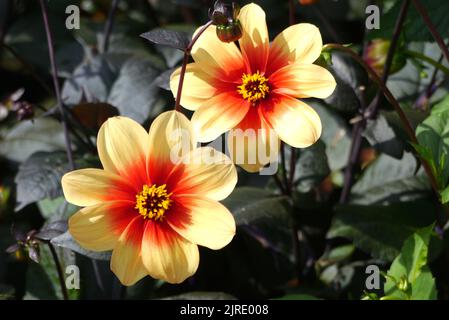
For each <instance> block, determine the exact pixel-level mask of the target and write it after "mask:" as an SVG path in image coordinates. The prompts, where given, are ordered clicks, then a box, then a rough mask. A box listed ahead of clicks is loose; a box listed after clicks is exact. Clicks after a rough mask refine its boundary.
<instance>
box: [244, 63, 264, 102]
mask: <svg viewBox="0 0 449 320" xmlns="http://www.w3.org/2000/svg"><path fill="white" fill-rule="evenodd" d="M237 92H238V93H240V94H241V95H242V97H243V99H246V100H248V101H249V102H252V103H256V102H257V101H259V100H261V99H265V97H266V96H267V94H268V93H269V92H270V87H269V86H268V79H267V78H265V77H264V76H263V75H261V74H260V73H259V71H257V72H256V73H253V74H246V73H244V74H243V76H242V84H241V85H240V86H238V87H237Z"/></svg>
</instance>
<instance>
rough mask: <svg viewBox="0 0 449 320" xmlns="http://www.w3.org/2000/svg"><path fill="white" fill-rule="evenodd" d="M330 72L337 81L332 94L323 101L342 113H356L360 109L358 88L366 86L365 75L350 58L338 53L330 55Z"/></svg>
mask: <svg viewBox="0 0 449 320" xmlns="http://www.w3.org/2000/svg"><path fill="white" fill-rule="evenodd" d="M330 71H331V72H332V74H333V75H334V77H335V80H336V81H337V87H336V88H335V91H334V93H333V94H332V95H331V96H330V97H329V98H327V99H326V100H325V101H326V103H327V104H329V105H330V106H332V107H334V108H336V109H337V110H340V111H344V112H356V111H357V110H358V109H359V108H360V102H359V95H360V89H359V88H360V86H362V85H365V84H366V73H365V71H364V70H363V68H361V67H360V65H358V64H357V63H355V62H354V60H353V59H351V58H350V57H348V56H346V55H343V54H340V53H338V52H334V53H332V66H330Z"/></svg>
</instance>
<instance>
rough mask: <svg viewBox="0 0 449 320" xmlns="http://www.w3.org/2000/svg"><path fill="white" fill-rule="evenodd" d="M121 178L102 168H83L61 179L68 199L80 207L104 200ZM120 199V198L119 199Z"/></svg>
mask: <svg viewBox="0 0 449 320" xmlns="http://www.w3.org/2000/svg"><path fill="white" fill-rule="evenodd" d="M120 180H121V178H120V177H119V176H117V175H115V174H113V173H111V172H108V171H105V170H101V169H81V170H75V171H72V172H69V173H66V174H65V175H64V176H63V177H62V180H61V184H62V191H63V192H64V197H65V198H66V200H67V201H68V202H70V203H72V204H74V205H77V206H80V207H87V206H91V205H94V204H98V203H101V202H103V201H104V200H105V199H106V198H107V197H108V195H109V194H110V192H111V189H114V183H116V182H117V181H120ZM117 200H118V199H117Z"/></svg>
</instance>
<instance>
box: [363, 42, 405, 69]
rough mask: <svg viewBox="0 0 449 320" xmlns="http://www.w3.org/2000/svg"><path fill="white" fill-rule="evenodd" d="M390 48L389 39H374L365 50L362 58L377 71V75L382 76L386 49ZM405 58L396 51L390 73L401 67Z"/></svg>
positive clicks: (386, 53)
mask: <svg viewBox="0 0 449 320" xmlns="http://www.w3.org/2000/svg"><path fill="white" fill-rule="evenodd" d="M389 48H390V41H389V40H383V39H375V40H373V41H371V43H370V44H369V45H368V47H367V48H366V50H365V54H364V56H363V60H365V62H366V63H367V64H368V65H369V66H370V67H371V68H373V70H374V71H375V72H376V73H377V75H378V76H379V77H381V76H382V74H383V70H384V66H385V63H386V61H387V55H388V49H389ZM405 62H406V60H405V58H404V56H403V55H401V54H400V53H396V54H395V55H394V57H393V63H392V64H391V68H390V74H393V73H395V72H397V71H399V70H401V69H402V67H403V66H404V65H405Z"/></svg>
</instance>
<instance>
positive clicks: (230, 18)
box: [209, 0, 242, 42]
mask: <svg viewBox="0 0 449 320" xmlns="http://www.w3.org/2000/svg"><path fill="white" fill-rule="evenodd" d="M239 12H240V6H239V5H238V4H236V3H234V2H233V3H232V5H230V4H225V3H223V2H222V1H220V0H217V1H215V4H214V8H213V9H211V10H209V17H210V19H211V20H212V22H213V24H214V25H216V26H217V36H218V38H219V39H220V40H221V41H223V42H233V41H237V40H238V39H240V38H241V37H242V26H241V24H240V21H239V20H238V16H239Z"/></svg>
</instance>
